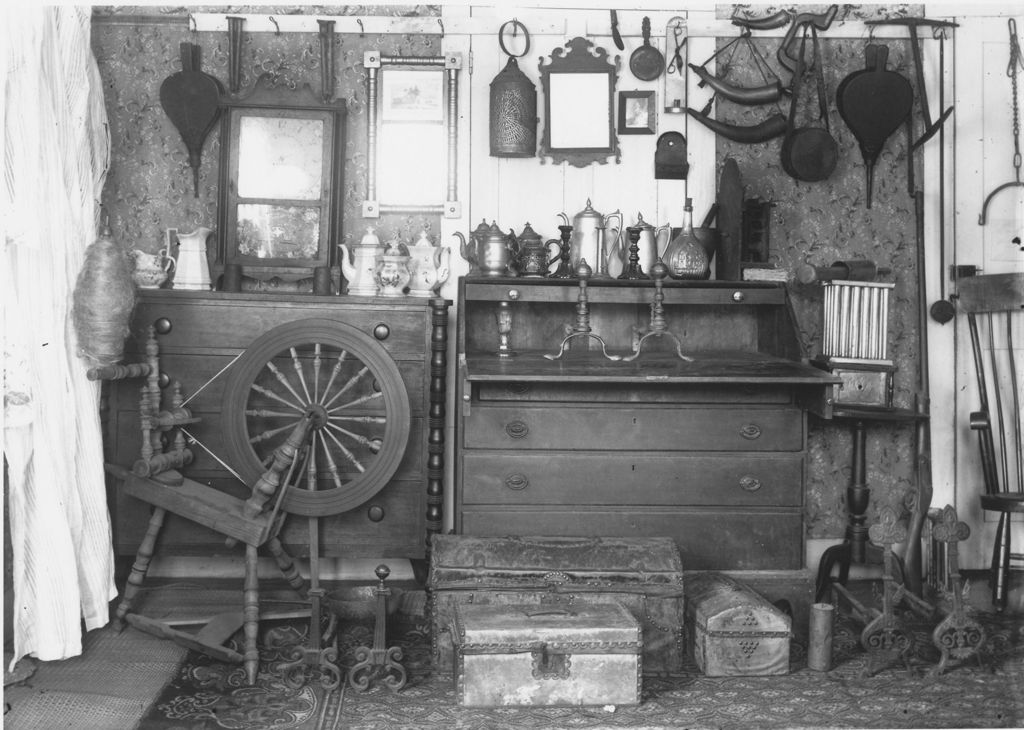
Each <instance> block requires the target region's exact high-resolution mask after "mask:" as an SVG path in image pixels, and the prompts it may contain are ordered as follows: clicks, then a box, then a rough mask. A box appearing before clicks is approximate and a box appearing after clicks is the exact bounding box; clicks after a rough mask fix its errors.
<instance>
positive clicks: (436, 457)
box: [105, 290, 448, 568]
mask: <svg viewBox="0 0 1024 730" xmlns="http://www.w3.org/2000/svg"><path fill="white" fill-rule="evenodd" d="M447 306H448V302H445V301H444V300H437V299H435V300H430V301H429V302H428V301H426V300H423V299H401V300H383V299H379V298H367V297H326V296H324V297H320V296H312V295H298V296H295V297H290V296H285V295H277V294H259V293H242V294H234V293H221V292H216V293H213V292H190V291H173V290H170V291H164V290H154V291H148V292H144V293H142V294H141V296H140V299H139V302H138V304H137V306H136V309H135V313H134V316H133V320H132V328H131V335H130V338H129V341H128V343H127V347H126V355H125V362H138V361H143V360H144V347H145V341H146V336H147V332H148V330H149V328H150V327H151V326H154V327H155V329H156V333H157V334H156V339H157V343H158V345H159V348H160V366H161V371H162V373H164V374H166V376H167V377H168V378H169V379H170V380H176V381H179V382H180V383H181V385H182V390H183V394H184V396H185V397H186V398H189V397H191V396H194V397H193V398H192V399H191V400H190V401H189V403H188V407H189V408H190V410H191V411H192V412H193V414H194V415H195V416H197V417H199V418H200V419H201V420H200V421H199V422H198V423H196V424H194V425H193V426H191V427H190V433H192V434H193V435H194V436H195V437H196V439H197V440H198V442H199V443H200V444H201V446H200V445H199V444H196V445H193V446H192V447H191V450H192V452H193V453H194V455H195V458H194V461H193V462H192V463H191V464H189V465H188V466H187V467H185V468H184V469H183V472H184V473H185V474H186V476H188V477H189V478H191V479H194V480H196V481H199V482H202V483H205V484H208V485H210V486H212V487H214V488H217V489H221V490H223V491H227V492H229V493H232V494H234V495H235V496H238V497H244V496H247V495H248V492H249V487H248V486H247V485H246V484H243V483H242V482H240V481H239V480H238V479H235V478H234V477H232V476H231V474H230V472H229V471H228V470H227V468H226V466H225V464H224V463H221V462H223V461H225V429H226V428H227V427H228V426H227V425H226V420H227V419H226V417H225V414H224V412H223V408H224V392H225V387H226V385H225V383H226V381H227V378H228V377H230V374H231V372H232V370H231V364H232V361H233V360H234V358H235V357H236V356H238V355H239V354H240V353H242V352H244V351H245V350H246V348H248V347H249V346H250V345H251V344H252V343H253V341H254V340H256V339H257V338H258V337H259V336H260V335H262V334H263V333H264V332H267V331H268V330H270V329H272V328H274V327H276V326H278V325H282V324H285V323H300V322H303V321H307V320H310V319H328V320H333V321H336V322H338V323H341V324H344V325H347V326H349V327H352V328H355V329H356V330H358V331H359V332H362V333H365V334H367V335H370V336H372V337H373V338H374V341H375V342H376V343H378V344H379V347H380V348H382V349H383V351H384V352H385V353H386V355H387V357H389V358H390V359H392V360H393V361H394V363H395V364H396V365H397V368H398V371H399V373H400V375H401V381H402V385H403V386H404V389H405V395H406V396H407V398H408V402H409V420H410V428H409V437H408V444H407V446H406V448H405V451H404V454H403V456H402V457H401V462H400V464H399V466H398V469H397V471H396V472H395V475H394V476H393V477H392V478H391V479H390V481H389V482H388V483H387V484H386V485H385V486H384V487H383V488H382V489H381V490H380V491H379V492H377V493H376V494H375V495H374V496H373V497H371V498H370V499H369V500H368V501H367V502H365V503H364V504H362V505H360V506H359V507H356V508H355V509H352V510H350V511H346V512H344V513H342V514H339V515H335V516H331V517H328V518H324V519H323V520H322V525H321V528H320V534H321V540H322V545H321V554H323V555H331V556H341V555H343V556H345V557H373V558H376V557H408V558H414V559H417V558H423V557H425V554H426V548H425V543H426V540H427V535H428V533H431V532H437V531H439V530H440V529H441V520H442V503H443V478H444V441H445V436H444V419H445V414H444V398H445V392H446V388H445V370H446V355H445V349H446V346H447V345H446V332H447ZM225 368H226V370H225ZM222 371H224V372H222ZM326 379H327V372H326V371H325V373H324V376H323V380H326ZM139 387H140V382H139V381H138V380H123V381H111V382H109V383H107V384H106V391H105V392H106V395H107V398H106V403H107V406H106V411H105V420H106V424H105V428H106V431H105V433H106V439H105V448H106V452H107V453H106V459H107V461H109V462H112V463H115V464H120V465H124V466H128V467H130V466H131V464H132V463H133V462H134V461H135V459H137V458H138V455H139V451H140V446H141V438H142V437H141V432H140V429H139ZM227 466H231V465H230V464H227ZM110 505H111V511H112V517H113V524H114V547H115V550H116V552H117V553H119V554H125V555H131V554H134V553H135V550H136V549H137V547H138V545H139V542H140V541H141V539H142V536H143V534H144V533H145V530H146V525H147V521H148V519H149V515H148V507H147V505H145V504H143V503H142V502H139V501H137V500H135V499H132V498H131V497H127V496H124V495H122V494H120V493H119V491H118V490H117V484H116V480H113V479H111V484H110ZM306 523H307V521H306V520H305V519H304V518H299V517H294V518H289V519H288V520H287V521H286V524H285V527H284V530H283V531H282V541H283V542H284V544H285V546H286V547H287V548H288V549H289V551H290V552H292V554H293V555H307V554H308V546H307V537H306V535H307V531H306V530H307V526H306ZM161 553H162V554H178V555H203V556H206V555H217V554H234V553H233V552H232V551H230V550H228V549H226V548H225V547H224V541H223V538H222V537H221V536H219V535H218V534H217V533H214V532H212V531H210V530H206V529H205V528H202V527H199V526H197V525H195V524H193V523H190V522H187V521H185V520H181V519H179V518H176V517H174V516H173V515H168V517H167V522H166V524H165V527H164V530H163V532H162V533H161ZM422 567H424V568H425V565H424V566H422Z"/></svg>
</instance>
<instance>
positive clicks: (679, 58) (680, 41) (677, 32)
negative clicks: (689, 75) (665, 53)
mask: <svg viewBox="0 0 1024 730" xmlns="http://www.w3.org/2000/svg"><path fill="white" fill-rule="evenodd" d="M672 37H673V39H674V41H675V44H676V47H675V50H674V51H672V58H671V60H670V61H669V62H668V72H669V73H670V74H679V75H682V73H683V70H684V68H685V66H686V63H685V62H684V61H683V49H684V48H685V47H686V36H685V35H684V34H683V26H682V24H681V23H677V24H676V25H675V26H673V28H672Z"/></svg>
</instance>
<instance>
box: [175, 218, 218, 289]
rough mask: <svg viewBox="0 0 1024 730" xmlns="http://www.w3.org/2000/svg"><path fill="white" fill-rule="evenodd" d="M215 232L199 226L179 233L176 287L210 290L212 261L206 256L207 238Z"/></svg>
mask: <svg viewBox="0 0 1024 730" xmlns="http://www.w3.org/2000/svg"><path fill="white" fill-rule="evenodd" d="M211 233H213V231H212V230H210V229H209V228H203V227H202V226H200V227H199V228H197V229H195V230H194V231H192V233H185V234H183V233H179V234H178V244H179V245H178V258H177V259H176V260H175V262H174V263H175V267H174V269H175V271H174V288H175V289H196V290H200V291H209V289H210V263H209V260H208V259H207V258H206V239H207V238H209V237H210V234H211Z"/></svg>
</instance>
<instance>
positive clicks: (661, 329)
mask: <svg viewBox="0 0 1024 730" xmlns="http://www.w3.org/2000/svg"><path fill="white" fill-rule="evenodd" d="M630 238H632V234H630ZM630 258H631V259H632V254H630ZM667 276H668V267H667V266H665V264H664V263H663V262H662V260H661V259H658V260H657V261H655V262H654V266H652V267H651V278H653V279H654V298H653V299H652V300H651V324H650V325H649V326H648V328H647V333H646V334H645V335H644V336H643V337H641V338H640V340H639V341H638V342H637V343H636V347H634V348H633V354H632V355H627V356H625V357H623V358H622V361H623V362H632V361H633V360H636V359H637V358H638V357H640V351H641V350H642V349H643V347H644V342H646V341H647V340H648V339H649V338H651V337H671V338H672V341H673V342H675V343H676V354H677V355H679V357H680V358H681V359H683V360H685V361H686V362H693V358H692V357H687V356H686V355H684V354H683V343H682V342H680V341H679V338H678V337H676V336H675V334H673V333H672V332H669V329H668V323H667V322H666V321H665V291H664V284H665V278H666V277H667ZM644 278H646V277H644Z"/></svg>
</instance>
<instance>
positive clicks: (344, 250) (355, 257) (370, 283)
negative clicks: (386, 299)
mask: <svg viewBox="0 0 1024 730" xmlns="http://www.w3.org/2000/svg"><path fill="white" fill-rule="evenodd" d="M338 248H340V249H341V272H342V273H343V274H344V275H345V279H347V280H348V293H349V294H354V295H356V296H373V295H374V294H376V293H377V280H376V279H375V278H374V272H375V270H376V268H377V260H378V259H379V258H380V256H381V254H383V253H384V247H383V246H382V245H381V243H380V239H379V238H378V237H377V234H376V233H374V232H373V227H372V226H370V227H368V228H367V229H366V233H365V234H364V235H363V238H362V240H360V242H359V243H358V244H356V245H355V246H353V247H352V254H351V256H352V260H351V261H350V260H349V250H348V246H346V245H345V244H344V243H339V244H338Z"/></svg>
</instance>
